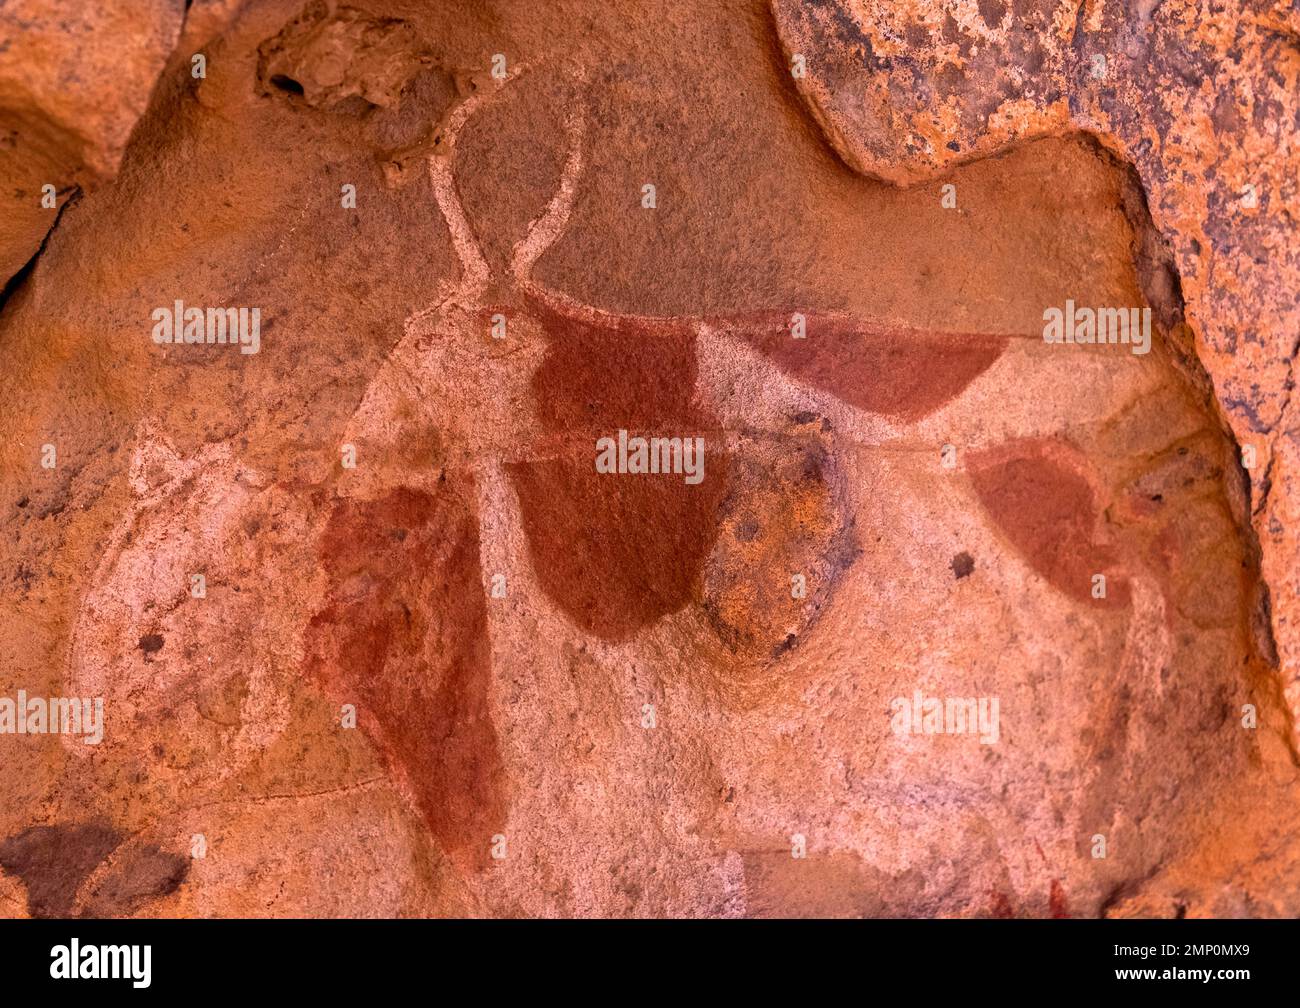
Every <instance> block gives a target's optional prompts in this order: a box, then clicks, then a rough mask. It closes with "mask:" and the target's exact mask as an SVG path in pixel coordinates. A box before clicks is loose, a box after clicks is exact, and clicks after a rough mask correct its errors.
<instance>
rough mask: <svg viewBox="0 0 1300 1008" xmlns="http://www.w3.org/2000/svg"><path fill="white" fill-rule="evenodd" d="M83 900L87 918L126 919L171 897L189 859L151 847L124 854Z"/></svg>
mask: <svg viewBox="0 0 1300 1008" xmlns="http://www.w3.org/2000/svg"><path fill="white" fill-rule="evenodd" d="M114 861H115V863H114V864H113V865H112V867H111V868H110V869H109V871H108V873H107V876H106V877H105V878H104V879H103V881H101V882H99V884H98V885H96V886H95V890H94V892H92V893H90V894H89V895H88V896H87V899H86V916H87V917H126V916H129V915H131V914H133V913H135V912H136V911H137V910H139V909H140V908H141V907H142V906H144V905H145V904H146V903H149V902H150V901H152V900H155V899H160V898H161V897H163V896H167V895H170V894H171V893H174V892H175V891H176V890H177V889H178V888H180V884H181V883H182V882H183V881H185V877H186V875H188V874H189V870H190V859H189V858H187V857H184V856H182V855H180V854H170V853H168V852H167V851H164V850H163V849H162V848H160V847H156V846H154V845H153V844H142V845H140V846H135V847H131V848H130V849H129V850H125V851H124V852H123V853H122V854H120V855H119V856H118V857H117V858H115V859H114Z"/></svg>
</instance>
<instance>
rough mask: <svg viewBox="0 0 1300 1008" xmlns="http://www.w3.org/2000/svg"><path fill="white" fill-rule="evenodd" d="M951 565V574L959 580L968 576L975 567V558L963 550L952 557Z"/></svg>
mask: <svg viewBox="0 0 1300 1008" xmlns="http://www.w3.org/2000/svg"><path fill="white" fill-rule="evenodd" d="M951 566H952V572H953V574H954V575H955V576H956V577H957V578H958V579H959V580H960V579H961V578H964V577H969V576H970V573H971V571H973V570H974V569H975V558H974V557H973V556H971V555H970V554H969V553H966V552H964V551H963V552H961V553H958V554H957V555H956V556H954V557H953V558H952V562H951Z"/></svg>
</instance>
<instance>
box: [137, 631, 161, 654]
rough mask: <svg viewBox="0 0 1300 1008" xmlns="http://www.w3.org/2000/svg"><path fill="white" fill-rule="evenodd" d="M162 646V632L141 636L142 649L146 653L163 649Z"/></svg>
mask: <svg viewBox="0 0 1300 1008" xmlns="http://www.w3.org/2000/svg"><path fill="white" fill-rule="evenodd" d="M162 646H163V639H162V634H156V633H151V634H145V635H144V636H143V637H141V638H140V650H141V651H143V652H144V653H145V654H153V653H154V652H155V651H161V650H162Z"/></svg>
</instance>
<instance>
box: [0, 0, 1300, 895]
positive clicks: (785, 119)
mask: <svg viewBox="0 0 1300 1008" xmlns="http://www.w3.org/2000/svg"><path fill="white" fill-rule="evenodd" d="M11 6H12V5H11ZM31 6H33V7H34V8H35V7H40V11H39V12H37V13H36V14H32V15H31V18H30V19H31V20H32V24H33V25H35V26H36V27H33V28H25V29H24V30H25V31H31V32H37V33H38V34H41V37H42V38H44V37H46V35H45V34H43V33H44V32H45V29H43V28H40V26H41V25H55V24H58V23H60V22H59V12H58V11H57V10H56V9H55V8H57V6H58V5H57V4H46V5H38V4H36V3H35V0H31ZM177 6H179V5H177ZM9 9H10V8H9V7H6V8H5V10H4V12H0V17H3V16H7V12H8V11H9ZM142 10H143V11H146V12H147V11H148V10H150V8H148V7H147V5H146V6H145V7H143V8H142V7H140V6H139V5H133V6H132V11H133V12H134V17H135V18H136V20H135V21H132V20H130V19H125V16H124V19H123V20H119V21H112V20H111V18H110V13H111V5H110V7H109V8H102V11H103V12H104V13H101V14H99V15H96V16H97V17H100V16H102V17H104V18H105V30H107V31H109V32H110V35H109V37H110V38H112V39H113V40H114V42H113V43H112V44H111V45H109V44H105V45H104V46H103V47H100V44H99V42H98V41H96V42H93V43H82V44H81V48H82V49H85V50H93V53H92V54H90V55H88V56H87V57H86V58H94V59H100V58H108V56H109V55H111V54H112V53H113V52H115V51H118V52H131V53H137V54H139V56H140V58H139V61H138V65H136V66H133V68H132V73H133V74H136V76H135V77H131V75H124V76H123V77H122V78H121V79H120V80H117V81H115V83H114V86H115V87H118V86H120V87H123V88H126V87H127V85H128V83H130V92H129V93H130V94H131V95H135V96H140V105H139V107H140V109H143V111H142V112H136V113H135V114H131V113H130V109H131V108H132V107H133V106H132V105H131V104H130V100H128V98H126V97H123V99H122V101H121V102H118V103H114V104H111V105H110V104H109V103H104V104H103V105H102V106H100V105H96V106H95V107H96V109H97V110H98V111H96V112H95V113H93V114H92V113H91V112H89V111H85V110H84V109H82V107H81V106H78V105H77V104H76V103H75V101H74V100H73V99H75V97H76V90H75V87H73V86H72V85H71V84H69V83H67V82H66V81H62V80H58V81H55V82H54V83H51V82H50V81H42V80H39V79H36V78H32V81H34V82H32V83H29V84H28V85H25V86H26V87H28V90H29V92H30V97H29V99H24V100H29V107H30V108H36V109H54V108H58V109H60V110H64V111H63V112H61V115H62V118H60V119H59V120H58V121H59V123H60V124H61V125H59V127H58V129H59V131H60V132H59V133H58V137H59V138H60V143H61V144H63V147H66V151H63V149H62V148H60V151H61V152H60V153H59V155H58V158H59V160H58V164H61V165H64V166H67V167H68V171H69V172H71V173H73V174H69V175H68V177H69V178H72V177H73V176H74V174H75V172H76V171H78V170H81V169H80V168H79V167H77V166H82V165H84V166H90V167H91V168H93V171H94V173H95V176H96V179H97V180H98V184H97V185H96V186H95V187H94V188H93V190H88V191H87V192H86V194H85V195H84V196H83V197H82V198H81V199H79V200H78V201H77V202H76V203H75V204H74V205H71V206H70V207H69V208H68V209H67V210H66V212H64V213H63V214H62V215H61V216H60V217H59V218H58V225H57V227H55V228H54V230H53V231H52V232H51V233H50V234H49V237H48V240H45V244H44V248H43V249H42V250H41V252H40V255H39V256H38V257H37V259H36V260H35V262H34V264H33V265H32V267H31V268H30V269H28V270H23V271H22V272H21V273H20V274H19V276H18V278H17V280H16V282H14V283H13V284H11V286H10V289H9V291H8V294H7V298H6V300H5V302H4V304H3V306H2V308H0V362H2V364H3V366H2V367H0V382H2V383H3V386H2V387H3V399H4V402H5V403H6V417H7V420H8V423H9V427H10V432H9V436H8V437H7V438H5V439H4V441H3V443H2V447H0V480H2V481H3V486H4V489H5V496H4V498H3V499H2V500H0V522H3V525H4V531H5V535H4V537H3V546H2V547H0V559H2V560H3V563H0V648H2V649H3V653H4V655H5V656H6V660H5V662H4V663H3V664H2V665H0V752H2V753H3V758H4V760H5V763H6V766H9V767H11V768H12V770H13V772H12V773H11V774H10V775H9V776H8V779H7V781H6V783H5V799H6V800H5V801H4V802H2V803H0V912H3V913H6V914H12V915H23V914H30V915H34V916H77V915H87V916H116V915H167V916H172V915H182V916H189V915H202V916H264V915H265V916H279V915H286V916H287V915H292V916H302V915H321V916H330V915H351V916H358V915H359V916H372V915H373V916H430V915H452V916H465V915H473V916H535V915H549V916H791V915H796V916H861V915H873V916H874V915H894V916H990V915H992V916H1010V915H1014V916H1080V915H1081V916H1096V915H1116V916H1121V915H1160V916H1164V915H1167V916H1179V915H1182V916H1214V915H1260V916H1274V915H1277V916H1280V915H1294V914H1295V913H1296V912H1297V911H1300V886H1298V885H1297V883H1296V881H1295V879H1296V872H1295V867H1296V863H1297V859H1298V857H1300V850H1297V848H1296V846H1295V844H1294V842H1292V840H1291V839H1290V837H1291V836H1292V835H1293V834H1294V826H1295V824H1296V815H1295V812H1294V810H1295V808H1296V802H1297V799H1298V798H1300V790H1298V788H1297V783H1298V780H1297V767H1296V758H1295V748H1294V743H1293V737H1294V736H1293V733H1294V723H1295V712H1294V711H1293V710H1292V709H1291V707H1289V706H1288V700H1290V701H1291V702H1293V703H1294V701H1295V697H1294V696H1293V692H1294V691H1292V690H1291V684H1292V680H1293V679H1294V677H1295V673H1296V670H1297V666H1296V662H1297V661H1300V638H1295V637H1294V633H1295V629H1294V628H1295V624H1294V617H1295V612H1296V603H1295V592H1296V581H1295V570H1296V564H1295V560H1296V542H1297V540H1296V531H1295V528H1296V526H1295V523H1294V519H1296V518H1297V516H1296V515H1294V514H1293V512H1294V511H1295V509H1296V508H1297V507H1300V498H1298V497H1297V494H1300V488H1297V487H1293V484H1292V471H1293V469H1294V466H1295V464H1296V459H1297V454H1296V447H1297V444H1296V435H1295V429H1296V428H1295V419H1294V416H1293V411H1292V410H1291V408H1290V394H1291V388H1292V384H1293V382H1292V375H1291V371H1292V367H1293V362H1294V358H1295V349H1296V344H1295V340H1296V336H1295V334H1296V333H1297V332H1298V331H1300V327H1297V324H1296V323H1297V322H1298V321H1300V320H1297V318H1296V311H1297V307H1296V304H1297V303H1296V293H1295V292H1296V290H1297V289H1300V288H1297V285H1296V282H1295V281H1296V277H1297V270H1296V265H1297V263H1296V255H1297V242H1296V235H1295V227H1294V221H1295V219H1296V218H1295V211H1296V206H1295V200H1296V196H1297V193H1296V190H1295V185H1296V178H1297V174H1296V171H1295V168H1296V165H1295V161H1294V159H1295V154H1296V148H1295V146H1294V135H1295V131H1296V129H1297V126H1300V119H1297V114H1296V107H1295V102H1296V88H1295V85H1296V83H1297V81H1296V75H1297V72H1300V59H1298V58H1297V49H1296V38H1297V27H1296V24H1295V20H1294V12H1293V11H1292V10H1291V9H1290V8H1285V7H1280V6H1279V7H1268V6H1266V5H1263V4H1260V5H1254V6H1251V5H1244V4H1243V5H1238V6H1234V7H1232V8H1231V9H1228V10H1225V11H1224V12H1223V13H1222V15H1221V19H1220V20H1218V21H1215V22H1212V23H1206V22H1204V21H1202V20H1199V19H1198V18H1197V16H1196V14H1195V11H1194V9H1192V8H1190V7H1189V8H1186V9H1185V8H1184V5H1181V4H1176V3H1173V2H1172V0H1165V2H1164V3H1149V4H1142V5H1138V6H1137V7H1132V6H1128V7H1121V6H1120V5H1117V4H1110V3H1101V2H1098V3H1088V4H1080V3H1068V2H1063V3H1061V4H1059V5H1050V4H1047V3H1039V2H1036V0H1028V2H1025V3H1019V2H1014V3H1011V4H1003V3H1001V2H988V3H984V2H981V3H978V4H976V3H968V2H965V0H942V2H922V0H917V2H915V3H904V4H890V5H883V4H882V5H873V4H867V3H860V2H857V0H819V2H815V3H814V2H802V3H798V2H794V0H791V2H786V0H771V2H770V3H769V2H767V0H744V2H736V3H730V4H726V5H711V4H692V3H686V2H680V0H654V2H652V3H637V4H631V3H627V4H625V3H600V4H595V3H587V2H578V0H572V2H564V3H558V4H552V5H542V6H541V7H539V6H538V5H524V4H505V3H503V4H481V3H464V4H458V3H449V4H445V5H428V4H417V3H403V2H398V0H391V2H388V0H364V2H363V0H356V2H353V3H344V2H324V0H312V2H307V3H303V2H302V0H250V2H246V3H242V4H241V3H233V2H232V3H224V4H223V3H208V4H202V3H196V4H194V5H192V7H190V9H189V10H188V12H184V11H181V10H179V9H177V8H176V7H166V8H159V11H158V13H157V16H156V18H155V19H154V20H149V18H150V17H153V15H147V14H142V13H141V11H142ZM38 15H39V16H38ZM182 15H183V16H184V23H183V24H182V23H181V18H182ZM87 16H89V15H87ZM15 23H16V22H15ZM78 23H79V22H78ZM0 24H3V21H0ZM62 25H63V27H61V28H57V29H56V28H51V29H49V32H48V36H49V38H50V39H52V40H53V41H52V42H50V44H51V45H53V44H55V43H56V42H58V43H59V44H64V45H68V44H72V45H74V48H75V46H76V43H75V39H76V37H77V30H74V27H73V22H71V21H68V20H67V19H66V18H65V19H64V21H63V22H62ZM98 30H99V29H98V28H97V27H96V28H95V31H96V32H98ZM95 37H96V39H97V38H98V36H97V35H96V36H95ZM69 40H73V41H72V42H69ZM6 52H7V57H6V58H8V59H9V60H11V61H12V63H13V65H14V66H15V67H16V68H17V69H15V70H13V71H11V72H10V73H9V74H8V77H6V76H5V73H4V72H3V71H4V65H3V64H0V80H4V79H9V78H12V79H15V80H17V79H21V78H22V77H23V74H29V75H30V74H35V72H36V71H35V69H34V68H33V67H31V66H29V65H28V62H29V61H31V62H33V63H39V62H40V55H39V54H40V52H41V50H40V49H39V48H38V47H36V44H35V43H34V42H33V43H31V44H29V45H27V47H26V48H23V46H22V45H21V43H16V44H14V45H11V46H10V47H9V49H8V50H7V51H6ZM195 55H202V56H204V59H203V60H202V61H201V64H202V72H201V73H199V72H198V71H197V70H196V66H197V65H198V64H196V62H195V60H194V58H193V57H194V56H195ZM1097 57H1101V59H1100V60H1098V59H1097ZM119 58H120V56H119ZM137 72H138V73H137ZM128 78H130V80H129V81H128ZM0 93H4V92H3V91H2V89H0ZM124 94H125V92H124ZM145 95H148V96H150V97H149V101H148V107H147V109H145V108H144V102H143V96H145ZM10 104H13V103H10ZM0 106H3V107H5V108H8V107H9V105H6V104H4V103H0ZM24 107H25V108H26V107H28V106H24ZM105 109H113V110H114V111H113V113H112V115H109V114H108V113H107V112H105V111H104V110H105ZM136 115H139V116H140V118H139V121H138V123H135V124H134V129H133V131H132V125H131V123H133V122H134V119H135V116H136ZM119 116H120V118H119ZM128 116H129V118H130V122H128V119H127V117H128ZM110 119H111V123H110V122H109V120H110ZM51 120H53V116H52V114H51ZM115 131H116V132H115ZM128 133H129V134H130V140H129V143H128V142H127V140H126V137H127V134H128ZM74 135H75V136H77V137H78V138H85V137H90V138H92V139H93V138H99V139H96V140H94V143H92V142H91V141H90V140H84V139H78V141H77V143H76V144H73V143H72V142H71V141H70V140H68V141H67V142H66V143H64V142H63V141H64V140H66V139H67V138H69V137H72V136H74ZM95 143H98V144H99V146H98V147H96V146H94V144H95ZM114 144H116V145H118V146H113V145H114ZM14 150H15V155H14V159H13V161H12V163H10V162H4V163H3V164H0V168H3V169H4V170H5V171H8V172H10V174H9V175H7V176H6V178H8V179H10V181H11V182H13V183H14V184H13V185H11V186H10V187H9V190H7V191H15V192H16V191H17V190H22V192H23V193H24V195H22V196H15V199H17V200H19V201H20V202H22V201H26V202H25V203H24V206H26V207H27V208H28V209H30V207H31V205H32V203H33V198H35V202H36V204H37V205H39V198H38V195H37V193H36V192H35V191H34V190H30V189H29V187H30V183H22V182H20V181H15V180H21V179H22V178H26V177H27V176H24V175H23V174H22V173H23V172H24V171H27V172H29V174H31V173H35V174H33V175H32V177H35V175H39V174H42V173H44V174H49V172H50V171H51V170H53V169H51V168H48V167H47V165H48V164H53V163H54V162H52V161H50V162H45V161H41V160H40V158H41V157H44V156H45V155H44V154H41V153H40V152H36V151H35V150H34V148H33V149H31V150H25V149H20V148H17V147H16V148H15V149H14ZM123 151H124V153H122V152H123ZM119 156H120V168H119V167H118V164H117V162H118V158H119ZM88 170H89V169H88ZM1247 204H1249V205H1247ZM45 212H46V213H47V214H48V213H50V211H48V210H46V211H45ZM32 220H35V217H33V218H32ZM52 224H53V218H52V217H51V218H50V219H49V221H48V222H47V227H48V226H49V225H52ZM38 231H39V229H38V228H37V227H36V226H35V225H33V227H32V228H30V229H29V232H30V234H32V235H36V234H37V233H38ZM40 233H41V235H42V236H43V232H40ZM35 240H36V244H37V245H39V244H40V242H41V237H37V238H36V239H35ZM19 245H21V243H17V244H15V246H14V247H15V248H18V247H19ZM32 251H34V249H33V250H29V251H28V252H27V256H30V255H31V254H32ZM14 254H15V256H17V254H18V253H14ZM25 261H26V257H22V258H21V259H19V260H18V264H17V266H15V267H14V270H17V269H18V268H19V267H21V266H22V263H23V262H25ZM178 302H179V304H178ZM187 308H188V309H190V312H189V313H187V312H186V309H187ZM1077 308H1084V309H1085V310H1086V311H1087V312H1089V313H1092V314H1091V315H1090V316H1089V317H1090V318H1091V322H1090V323H1089V324H1097V323H1098V322H1099V321H1100V320H1101V319H1102V318H1103V317H1107V318H1109V319H1111V320H1112V321H1115V320H1117V319H1118V318H1119V315H1117V314H1111V311H1112V310H1114V311H1116V312H1118V311H1119V310H1121V309H1122V310H1123V312H1124V314H1123V318H1124V319H1125V320H1126V322H1127V321H1128V320H1130V319H1132V320H1133V321H1134V322H1135V323H1136V325H1135V327H1134V328H1133V329H1132V330H1131V331H1130V330H1128V329H1126V330H1125V331H1124V333H1125V340H1126V341H1125V342H1122V343H1107V342H1100V343H1098V342H1095V341H1087V342H1084V341H1080V342H1074V343H1069V342H1054V341H1049V340H1047V339H1045V338H1044V331H1045V321H1046V320H1047V319H1049V318H1050V317H1051V311H1052V310H1053V309H1055V310H1057V311H1058V312H1060V313H1061V314H1062V315H1063V314H1064V313H1066V312H1069V313H1070V314H1071V316H1072V317H1076V312H1075V311H1074V309H1077ZM195 309H198V311H197V313H195V311H194V310H195ZM226 309H230V310H229V311H226ZM1103 312H1105V313H1106V314H1105V315H1103ZM1083 317H1084V316H1082V315H1077V318H1083ZM1143 319H1145V320H1146V323H1145V325H1144V324H1143V321H1142V320H1143ZM1078 331H1079V332H1082V331H1083V330H1082V323H1079V327H1078ZM1094 335H1095V330H1094ZM218 336H219V338H218ZM1130 337H1131V338H1130ZM1148 340H1149V342H1148ZM638 446H639V447H638ZM639 450H640V451H641V452H644V454H643V455H638V451H639ZM642 460H644V463H642ZM643 470H644V471H643ZM20 691H21V697H22V698H23V700H24V701H26V703H24V704H23V705H21V706H22V708H23V718H24V728H25V730H24V731H22V732H21V733H20V732H19V731H17V728H16V724H17V722H16V718H17V708H18V707H19V706H20V705H19V704H17V703H10V704H9V708H8V710H9V711H10V721H9V722H6V720H5V718H6V707H5V701H6V698H14V700H15V701H16V700H17V699H18V698H19V697H20ZM31 698H38V699H39V698H78V699H80V698H88V699H89V700H90V701H91V704H90V706H89V707H87V708H85V709H84V710H85V711H86V712H92V711H93V710H95V707H94V704H95V703H96V702H99V703H100V707H101V709H102V720H100V721H98V722H95V721H94V719H93V718H92V719H91V720H89V721H87V722H86V723H83V724H81V726H80V730H73V729H72V726H71V725H70V724H69V723H67V722H66V720H64V721H60V720H59V719H60V718H61V717H64V718H66V714H67V711H66V708H65V709H64V710H63V711H62V712H61V713H56V714H55V715H53V716H54V718H55V721H56V722H58V723H59V724H60V727H61V730H60V731H57V732H51V731H46V730H44V729H45V727H48V725H47V726H44V727H41V728H34V727H33V724H34V723H38V722H33V721H32V720H30V719H29V717H30V716H32V715H31V712H30V711H29V710H28V707H29V705H30V701H31ZM44 702H45V701H44V700H40V702H39V703H38V704H37V706H36V708H32V710H39V709H40V706H41V704H42V703H44ZM56 710H57V708H56ZM78 711H79V712H81V711H82V708H80V707H79V708H78ZM936 711H937V713H936ZM94 723H97V724H98V728H97V729H95V730H94V731H92V730H90V728H89V727H88V725H90V724H94ZM7 724H8V725H9V726H8V727H6V725H7ZM96 735H98V736H99V737H96Z"/></svg>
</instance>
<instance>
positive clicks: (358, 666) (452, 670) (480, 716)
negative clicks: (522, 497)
mask: <svg viewBox="0 0 1300 1008" xmlns="http://www.w3.org/2000/svg"><path fill="white" fill-rule="evenodd" d="M474 500H475V497H474V486H473V483H472V481H471V480H470V479H469V478H467V477H463V476H459V475H455V474H453V475H451V476H449V477H448V478H447V479H446V480H445V481H444V482H443V483H442V484H441V486H440V487H439V489H438V493H437V496H433V495H429V494H425V493H420V492H416V491H411V490H405V489H402V490H395V491H393V492H392V493H391V494H389V495H388V496H387V497H384V498H383V499H381V500H377V501H367V502H357V501H341V502H339V503H338V504H336V506H335V509H334V512H333V514H332V515H331V517H330V520H329V523H328V525H327V526H326V529H325V531H324V532H323V533H322V535H321V539H320V542H319V544H318V551H319V554H320V558H321V564H322V567H323V569H324V570H325V572H326V574H327V575H328V577H329V582H330V590H329V593H328V595H327V597H326V602H325V606H324V608H322V610H321V611H320V612H319V613H317V614H316V616H315V617H313V619H312V621H311V624H310V626H309V628H308V633H307V645H308V668H309V671H310V672H311V674H312V675H313V676H314V678H316V679H317V681H319V682H321V683H322V684H323V685H324V686H325V687H326V688H327V689H328V690H329V691H330V692H331V694H332V695H335V696H337V697H338V699H339V700H340V702H343V703H355V704H356V705H357V707H358V710H359V711H360V712H361V714H362V717H361V720H360V723H361V725H362V726H363V729H364V730H365V731H366V732H367V733H368V734H369V735H370V736H371V738H372V739H373V740H374V741H375V743H376V745H377V746H378V748H379V749H380V751H381V752H382V753H383V754H384V756H385V758H386V759H387V761H388V763H389V766H390V769H392V770H394V771H396V772H397V773H399V774H400V775H402V776H403V777H404V778H405V781H406V782H407V784H408V785H409V787H410V789H411V791H412V792H413V794H414V796H415V799H416V801H417V803H418V805H419V810H420V812H421V814H422V815H423V817H424V819H425V822H426V823H427V825H428V827H429V830H430V831H431V833H432V834H433V835H434V836H435V837H436V838H437V839H438V840H439V842H441V844H442V845H443V847H444V849H446V850H447V851H448V852H449V853H451V854H452V856H453V857H455V858H456V859H457V860H458V861H460V862H461V863H462V865H464V866H466V867H482V866H483V864H484V859H485V857H486V855H487V851H488V838H490V837H491V836H492V834H493V833H496V832H497V831H498V830H499V829H500V828H501V827H502V825H503V824H504V819H505V808H506V792H505V788H506V781H505V770H504V765H503V763H502V760H501V754H500V749H499V745H498V740H497V732H496V728H495V726H494V725H493V723H492V719H491V716H490V712H489V710H488V688H489V673H490V664H489V663H490V655H489V651H488V647H489V643H488V630H487V608H486V602H485V592H484V587H483V583H482V576H481V573H480V567H479V536H478V515H477V508H476V506H475V504H474ZM398 529H405V530H406V537H405V538H404V539H403V540H402V541H401V542H400V544H399V543H397V542H395V541H394V538H393V532H394V531H396V530H398Z"/></svg>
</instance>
